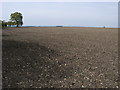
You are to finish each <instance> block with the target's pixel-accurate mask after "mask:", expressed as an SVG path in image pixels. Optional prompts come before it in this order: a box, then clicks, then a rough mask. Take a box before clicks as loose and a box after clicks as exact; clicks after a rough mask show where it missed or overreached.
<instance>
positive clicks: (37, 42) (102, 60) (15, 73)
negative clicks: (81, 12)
mask: <svg viewBox="0 0 120 90" xmlns="http://www.w3.org/2000/svg"><path fill="white" fill-rule="evenodd" d="M2 41H3V43H2V49H3V52H2V70H3V88H6V87H7V88H9V87H12V88H22V87H25V88H118V87H119V84H118V82H119V80H118V30H117V29H113V28H83V27H22V28H6V29H3V37H2Z"/></svg>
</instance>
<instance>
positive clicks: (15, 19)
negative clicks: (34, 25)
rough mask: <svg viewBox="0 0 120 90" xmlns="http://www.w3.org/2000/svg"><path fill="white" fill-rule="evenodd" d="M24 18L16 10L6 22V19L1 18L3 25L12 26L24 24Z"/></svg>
mask: <svg viewBox="0 0 120 90" xmlns="http://www.w3.org/2000/svg"><path fill="white" fill-rule="evenodd" d="M22 19H23V16H22V14H21V13H19V12H15V13H12V14H11V15H10V19H9V21H7V22H6V21H5V20H0V25H1V26H2V27H11V26H16V27H19V26H22V25H23V21H22Z"/></svg>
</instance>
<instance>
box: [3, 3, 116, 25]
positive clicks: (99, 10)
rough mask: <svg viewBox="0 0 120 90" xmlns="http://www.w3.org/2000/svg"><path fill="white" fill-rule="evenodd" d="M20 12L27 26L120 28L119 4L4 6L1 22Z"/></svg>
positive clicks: (23, 4)
mask: <svg viewBox="0 0 120 90" xmlns="http://www.w3.org/2000/svg"><path fill="white" fill-rule="evenodd" d="M13 12H21V13H22V14H23V17H24V18H23V21H24V26H51V25H52V26H56V25H63V26H95V27H102V26H107V27H117V26H118V3H117V2H84V3H82V2H34V3H32V2H4V3H3V4H2V14H3V15H2V19H4V20H6V21H7V20H9V18H10V14H11V13H13Z"/></svg>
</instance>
